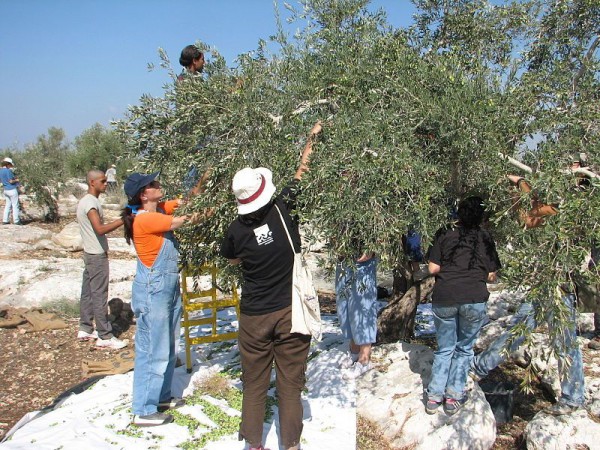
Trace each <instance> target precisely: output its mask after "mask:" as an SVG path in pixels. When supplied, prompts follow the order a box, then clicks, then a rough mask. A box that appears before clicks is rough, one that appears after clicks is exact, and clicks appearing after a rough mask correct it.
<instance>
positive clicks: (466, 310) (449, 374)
mask: <svg viewBox="0 0 600 450" xmlns="http://www.w3.org/2000/svg"><path fill="white" fill-rule="evenodd" d="M431 309H432V311H433V318H434V323H435V334H436V339H437V344H438V348H437V350H436V351H435V352H434V358H433V366H432V367H431V381H430V382H429V386H428V387H427V397H428V399H430V400H434V401H436V402H441V401H442V400H443V399H444V397H445V398H453V399H461V398H462V397H463V395H464V390H465V384H466V382H467V374H468V372H469V367H470V364H471V359H472V358H473V343H474V342H475V339H476V338H477V335H478V334H479V330H480V329H481V324H482V323H483V319H484V318H485V316H486V304H485V303H483V302H480V303H466V304H454V305H449V306H446V305H436V304H434V305H433V306H432V308H431Z"/></svg>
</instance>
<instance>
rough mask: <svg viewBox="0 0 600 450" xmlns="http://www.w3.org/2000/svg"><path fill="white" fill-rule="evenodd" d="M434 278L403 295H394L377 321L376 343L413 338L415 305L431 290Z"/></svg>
mask: <svg viewBox="0 0 600 450" xmlns="http://www.w3.org/2000/svg"><path fill="white" fill-rule="evenodd" d="M434 283H435V278H434V277H429V278H425V279H424V280H423V281H421V282H419V283H415V284H414V285H413V286H412V287H411V288H410V289H409V290H408V291H406V293H405V294H404V295H398V294H396V295H394V296H393V297H392V300H391V301H390V302H389V303H388V305H387V306H386V307H385V308H383V309H382V310H381V313H380V314H379V318H378V319H377V342H379V343H388V342H397V341H409V340H410V339H411V338H412V337H414V329H415V316H416V314H417V305H418V304H419V303H424V302H425V300H426V299H427V295H428V294H429V293H430V292H431V291H432V290H433V284H434Z"/></svg>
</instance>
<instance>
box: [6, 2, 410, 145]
mask: <svg viewBox="0 0 600 450" xmlns="http://www.w3.org/2000/svg"><path fill="white" fill-rule="evenodd" d="M288 2H289V3H291V4H295V3H296V0H288ZM278 3H279V5H280V9H281V10H282V11H284V8H283V6H282V5H283V2H282V1H281V0H278ZM372 7H373V8H384V9H385V10H386V12H387V14H388V20H389V22H390V23H391V24H392V25H394V26H405V25H407V24H409V23H410V22H411V21H412V17H411V16H412V14H413V13H414V8H413V6H412V4H411V3H410V1H409V0H374V1H372ZM297 26H298V25H294V28H292V29H291V30H290V31H293V30H294V29H295V28H296V27H297ZM274 32H275V19H274V6H273V1H272V0H196V1H192V0H170V1H167V0H0V149H2V148H6V147H9V146H16V147H19V148H21V147H23V146H24V145H26V144H28V143H31V142H35V140H36V138H37V136H39V135H41V134H45V133H46V132H47V130H48V128H49V127H51V126H56V127H60V128H63V129H64V130H65V131H66V133H67V137H68V139H69V140H70V141H72V140H73V139H74V138H75V137H76V136H77V135H79V134H80V133H81V132H82V131H83V130H85V129H86V128H89V127H90V126H92V125H93V124H94V123H96V122H99V123H101V124H103V125H105V126H108V125H109V123H110V120H111V119H118V118H120V117H122V116H123V114H124V113H125V111H126V110H127V106H128V105H133V104H137V103H138V101H139V98H140V96H141V95H142V94H151V95H154V96H159V95H162V92H163V91H162V86H163V84H164V83H165V82H167V81H169V79H168V75H167V72H166V71H164V70H162V69H160V68H158V69H155V70H154V71H152V72H149V71H148V69H147V66H148V63H154V64H156V66H158V64H159V63H160V59H159V57H158V51H157V50H158V48H159V47H162V48H163V49H165V50H166V52H167V54H168V55H169V58H170V60H171V63H172V65H173V67H174V68H175V70H176V71H177V72H179V71H180V69H181V67H180V66H179V63H178V58H179V53H180V52H181V49H182V48H183V47H184V46H185V45H187V44H192V43H194V42H196V41H197V40H202V41H203V42H206V43H207V44H209V45H211V46H214V47H215V48H216V49H217V50H218V51H219V52H220V53H221V54H222V55H223V56H224V57H225V59H226V60H227V62H228V64H230V65H233V64H234V61H235V57H236V56H237V55H239V54H241V53H244V52H247V51H250V50H253V49H255V48H256V47H257V43H258V40H259V38H264V39H267V38H268V37H269V36H270V35H272V34H274ZM208 59H210V55H208Z"/></svg>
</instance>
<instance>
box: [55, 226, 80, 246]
mask: <svg viewBox="0 0 600 450" xmlns="http://www.w3.org/2000/svg"><path fill="white" fill-rule="evenodd" d="M52 242H54V243H55V244H57V245H59V246H60V247H62V248H64V249H65V250H69V251H72V252H77V251H81V250H83V241H82V239H81V233H80V231H79V224H78V223H77V222H70V223H68V224H67V225H65V227H64V228H63V229H62V230H61V232H60V233H57V234H55V235H54V236H52Z"/></svg>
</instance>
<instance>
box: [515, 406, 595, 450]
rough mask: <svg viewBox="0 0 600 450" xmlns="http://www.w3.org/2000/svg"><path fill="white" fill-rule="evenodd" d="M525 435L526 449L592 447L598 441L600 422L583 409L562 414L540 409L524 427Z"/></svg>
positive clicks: (551, 449) (552, 449)
mask: <svg viewBox="0 0 600 450" xmlns="http://www.w3.org/2000/svg"><path fill="white" fill-rule="evenodd" d="M525 436H526V439H527V449H528V450H568V449H577V448H588V449H593V448H598V445H599V444H598V443H600V424H599V423H597V422H594V421H593V420H592V419H590V417H589V416H588V413H587V411H586V410H584V409H582V410H579V411H576V412H573V413H571V414H567V415H564V416H552V415H550V414H547V413H545V412H543V411H540V412H539V413H537V414H536V415H535V417H534V418H533V420H532V421H531V422H529V424H528V425H527V428H525Z"/></svg>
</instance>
